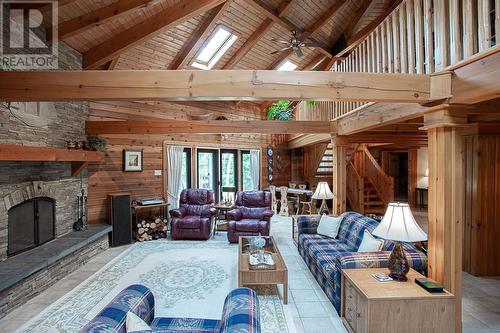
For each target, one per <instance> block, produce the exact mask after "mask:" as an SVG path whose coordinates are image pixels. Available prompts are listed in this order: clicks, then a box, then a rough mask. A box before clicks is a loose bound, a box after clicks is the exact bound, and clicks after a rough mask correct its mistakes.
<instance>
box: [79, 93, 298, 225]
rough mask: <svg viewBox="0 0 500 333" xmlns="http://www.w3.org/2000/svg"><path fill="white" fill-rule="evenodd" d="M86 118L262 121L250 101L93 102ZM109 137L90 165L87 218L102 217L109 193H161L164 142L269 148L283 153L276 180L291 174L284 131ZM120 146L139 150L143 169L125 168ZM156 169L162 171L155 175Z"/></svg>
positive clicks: (281, 182) (264, 172)
mask: <svg viewBox="0 0 500 333" xmlns="http://www.w3.org/2000/svg"><path fill="white" fill-rule="evenodd" d="M90 106H91V110H90V120H115V121H116V120H120V119H122V120H125V119H188V117H189V116H188V115H203V114H207V113H212V118H213V119H215V118H216V117H219V116H224V117H226V118H228V119H230V120H252V119H263V117H264V115H263V114H262V113H261V110H260V108H259V107H258V106H257V105H255V104H252V103H246V102H241V103H232V102H231V103H223V102H207V103H182V104H177V103H168V102H147V103H145V102H140V103H139V102H109V101H107V102H91V103H90ZM104 138H105V139H106V140H107V141H108V145H107V148H106V151H105V158H104V162H103V163H101V164H99V165H92V166H89V206H88V207H89V212H88V214H89V222H90V223H103V222H105V221H106V195H107V193H110V192H118V191H119V192H122V191H126V192H130V193H132V198H137V197H141V196H159V197H163V196H164V195H165V191H166V188H165V185H164V179H166V177H164V176H165V169H164V168H165V166H164V158H165V156H164V152H163V147H164V142H166V143H168V142H172V143H175V144H182V145H185V146H189V147H206V148H208V147H213V148H229V147H234V148H240V149H247V148H262V152H263V153H264V154H265V152H266V149H265V148H267V147H268V146H272V147H273V148H274V151H275V154H279V155H280V156H281V161H282V163H281V170H277V168H274V170H273V177H274V182H273V183H274V184H277V185H286V184H287V183H288V180H289V179H288V178H289V175H290V157H289V151H288V149H287V146H286V139H287V137H286V136H285V135H260V134H248V135H247V134H240V135H228V134H225V135H218V134H210V135H206V134H204V135H200V134H189V135H186V134H176V135H134V134H127V135H118V134H117V135H107V136H105V137H104ZM124 149H143V150H144V162H143V172H123V171H122V153H123V150H124ZM265 157H266V156H265V155H264V156H263V157H262V158H261V161H262V172H261V187H266V186H267V185H268V183H267V159H266V158H265ZM154 170H162V175H161V176H155V175H154Z"/></svg>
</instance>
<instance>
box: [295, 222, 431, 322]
mask: <svg viewBox="0 0 500 333" xmlns="http://www.w3.org/2000/svg"><path fill="white" fill-rule="evenodd" d="M342 217H343V219H342V222H341V224H340V228H339V233H338V235H337V237H336V238H330V237H326V236H323V235H318V234H317V233H316V231H317V229H318V224H319V219H320V217H319V216H309V215H302V216H299V217H298V218H297V227H298V234H299V235H298V248H299V253H300V255H301V256H302V258H303V259H304V261H305V262H306V264H307V266H308V267H309V270H310V271H311V272H312V273H313V275H314V277H315V278H316V281H318V283H319V285H320V286H321V288H322V289H323V290H324V292H325V293H326V295H327V296H328V298H329V299H330V301H331V302H332V304H333V306H334V307H335V309H336V310H337V312H339V313H340V295H341V293H340V287H341V276H342V273H341V270H342V269H343V268H374V267H387V265H388V261H389V256H390V254H391V251H392V249H393V247H394V244H395V243H394V242H393V241H385V243H384V247H383V249H382V251H378V252H360V253H358V252H357V250H358V247H359V245H360V244H361V241H362V239H363V232H364V230H365V229H368V230H369V231H370V232H371V231H373V229H375V227H376V226H377V225H378V222H377V221H375V220H374V219H371V218H369V217H366V216H363V215H361V214H358V213H356V212H346V213H344V214H342ZM403 247H404V249H405V252H406V256H407V258H408V262H409V263H410V265H411V267H412V268H413V269H415V270H417V271H424V270H425V269H426V267H427V257H426V256H425V254H424V253H422V252H420V251H418V250H417V249H416V248H415V246H414V245H413V244H410V243H405V244H403Z"/></svg>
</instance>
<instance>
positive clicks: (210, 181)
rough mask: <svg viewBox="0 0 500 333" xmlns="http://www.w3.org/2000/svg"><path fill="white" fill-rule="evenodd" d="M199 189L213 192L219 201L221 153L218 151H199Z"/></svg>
mask: <svg viewBox="0 0 500 333" xmlns="http://www.w3.org/2000/svg"><path fill="white" fill-rule="evenodd" d="M196 160H197V168H196V169H197V171H198V179H197V181H198V188H202V189H206V190H212V191H214V193H215V196H216V198H215V199H216V200H218V198H219V196H218V192H219V151H218V150H217V149H198V150H197V158H196Z"/></svg>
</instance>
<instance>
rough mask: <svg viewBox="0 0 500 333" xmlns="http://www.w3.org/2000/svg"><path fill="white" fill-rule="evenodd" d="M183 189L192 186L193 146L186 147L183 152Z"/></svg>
mask: <svg viewBox="0 0 500 333" xmlns="http://www.w3.org/2000/svg"><path fill="white" fill-rule="evenodd" d="M181 179H182V180H181V181H182V183H181V187H182V189H186V188H191V148H184V151H183V152H182V176H181Z"/></svg>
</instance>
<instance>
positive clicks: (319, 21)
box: [268, 0, 346, 69]
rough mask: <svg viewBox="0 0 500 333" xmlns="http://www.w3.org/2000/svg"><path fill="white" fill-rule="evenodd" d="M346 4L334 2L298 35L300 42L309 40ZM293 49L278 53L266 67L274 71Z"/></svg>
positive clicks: (343, 1)
mask: <svg viewBox="0 0 500 333" xmlns="http://www.w3.org/2000/svg"><path fill="white" fill-rule="evenodd" d="M345 3H346V0H339V1H336V2H335V3H334V4H333V5H332V6H330V7H329V8H328V9H327V10H326V12H325V13H323V15H321V17H320V18H319V19H317V20H316V21H315V22H314V23H313V24H312V25H311V26H310V27H308V28H307V29H306V30H305V31H303V32H302V33H301V34H299V37H300V40H301V41H304V40H306V39H307V38H309V39H311V38H310V36H311V35H312V34H314V33H315V32H316V31H318V30H320V29H321V28H323V26H324V25H325V24H327V23H328V21H329V20H330V19H331V18H332V17H333V16H334V15H335V13H336V12H337V11H338V10H339V9H340V8H341V7H342V6H343V5H344V4H345ZM293 52H294V51H293V49H290V50H288V51H285V52H281V53H279V56H278V57H277V58H276V60H275V61H274V62H273V63H272V64H271V65H270V66H269V67H268V69H275V68H276V67H277V66H278V65H279V64H280V63H281V62H283V61H284V60H285V59H286V58H288V57H289V56H290V55H291V54H292V53H293Z"/></svg>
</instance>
